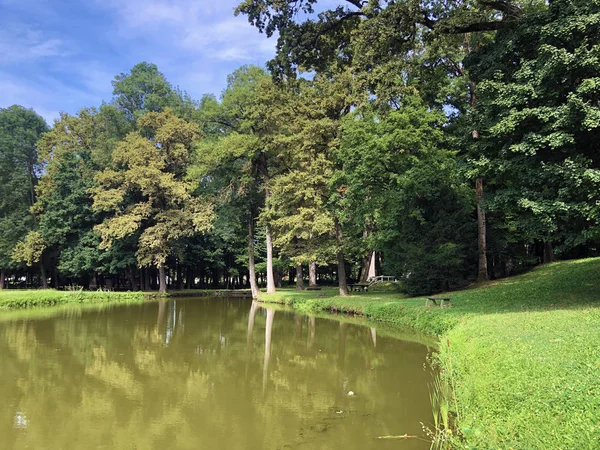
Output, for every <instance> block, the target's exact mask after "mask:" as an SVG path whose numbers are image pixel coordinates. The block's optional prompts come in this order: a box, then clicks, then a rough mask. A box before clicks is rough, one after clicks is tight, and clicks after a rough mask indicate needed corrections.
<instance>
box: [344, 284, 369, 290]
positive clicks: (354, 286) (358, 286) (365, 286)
mask: <svg viewBox="0 0 600 450" xmlns="http://www.w3.org/2000/svg"><path fill="white" fill-rule="evenodd" d="M348 289H350V292H352V291H356V292H361V291H368V290H369V283H350V284H348Z"/></svg>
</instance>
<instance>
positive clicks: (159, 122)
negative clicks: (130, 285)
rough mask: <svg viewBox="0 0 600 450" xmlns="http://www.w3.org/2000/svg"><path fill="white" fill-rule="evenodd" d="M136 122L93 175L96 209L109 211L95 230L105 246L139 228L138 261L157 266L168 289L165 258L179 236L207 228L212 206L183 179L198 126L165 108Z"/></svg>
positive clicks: (162, 289)
mask: <svg viewBox="0 0 600 450" xmlns="http://www.w3.org/2000/svg"><path fill="white" fill-rule="evenodd" d="M138 124H139V126H140V128H141V132H134V133H130V134H128V135H127V137H126V138H125V139H124V140H123V141H122V142H121V143H120V144H119V145H118V146H117V148H116V149H115V151H114V152H113V164H114V165H113V167H112V168H111V169H106V170H104V171H103V172H101V173H99V174H98V175H97V176H96V182H97V183H98V186H97V187H96V188H94V189H93V198H94V205H93V206H94V209H95V210H97V211H107V212H110V213H112V214H111V216H109V217H108V218H107V219H106V220H104V222H103V223H102V224H100V225H98V226H96V230H97V231H98V232H99V233H100V235H101V236H102V241H103V243H102V246H103V247H104V248H110V246H111V244H112V243H113V241H114V240H121V239H123V238H126V237H127V236H130V235H132V234H135V233H138V232H139V233H140V234H139V242H138V250H137V259H138V263H139V265H140V266H154V267H157V268H158V270H159V284H160V292H166V290H167V279H166V272H165V263H166V260H167V257H168V256H169V255H170V254H171V252H172V250H173V249H174V247H175V245H176V244H177V242H178V241H179V240H180V239H182V238H184V237H187V236H190V235H192V234H193V233H195V232H206V231H208V230H210V228H211V224H212V217H213V209H212V205H211V204H210V203H208V202H207V201H204V200H203V199H198V198H194V197H193V196H192V194H191V191H192V189H193V186H192V185H191V184H190V183H189V182H187V181H185V176H186V171H187V169H188V165H189V157H190V150H191V148H192V145H193V143H194V142H195V140H197V139H198V138H199V133H198V129H197V126H196V125H195V124H192V123H188V122H186V121H184V120H182V119H179V118H177V117H176V116H175V115H174V113H173V112H172V111H171V110H168V109H167V110H166V111H164V112H161V113H155V112H151V113H147V114H146V115H145V116H143V117H142V118H141V119H139V120H138Z"/></svg>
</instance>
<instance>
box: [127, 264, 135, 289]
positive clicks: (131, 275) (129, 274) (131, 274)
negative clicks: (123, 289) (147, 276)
mask: <svg viewBox="0 0 600 450" xmlns="http://www.w3.org/2000/svg"><path fill="white" fill-rule="evenodd" d="M126 272H127V278H129V283H131V290H132V291H133V292H135V291H137V290H138V288H137V282H136V281H135V275H134V272H133V269H127V271H126Z"/></svg>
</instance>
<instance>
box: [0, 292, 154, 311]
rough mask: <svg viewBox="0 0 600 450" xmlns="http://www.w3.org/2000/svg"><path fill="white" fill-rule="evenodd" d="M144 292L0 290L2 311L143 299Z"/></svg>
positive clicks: (0, 308) (0, 307) (0, 309)
mask: <svg viewBox="0 0 600 450" xmlns="http://www.w3.org/2000/svg"><path fill="white" fill-rule="evenodd" d="M143 299H144V293H143V292H110V291H56V290H54V289H40V290H33V289H27V290H25V289H23V290H17V289H3V290H0V311H2V310H8V309H15V308H30V307H34V306H51V305H62V304H66V303H98V302H109V301H111V302H114V301H132V300H140V301H141V300H143Z"/></svg>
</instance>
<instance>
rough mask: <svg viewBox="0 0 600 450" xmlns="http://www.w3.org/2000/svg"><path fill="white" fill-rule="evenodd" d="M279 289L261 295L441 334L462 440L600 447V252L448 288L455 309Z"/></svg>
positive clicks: (473, 444) (385, 297)
mask: <svg viewBox="0 0 600 450" xmlns="http://www.w3.org/2000/svg"><path fill="white" fill-rule="evenodd" d="M335 294H336V291H335V290H323V291H308V292H307V291H303V292H296V291H282V292H278V293H277V294H274V295H270V296H266V295H263V296H262V298H261V300H263V301H270V302H278V303H286V304H291V305H293V306H294V308H296V309H298V310H300V311H304V312H314V311H344V312H348V313H355V314H362V315H365V316H367V317H368V318H369V319H372V320H377V321H385V322H391V323H395V324H398V325H409V326H412V327H414V328H417V329H419V330H421V331H426V332H428V333H432V334H436V335H438V336H439V337H440V339H441V342H442V344H443V345H441V352H440V359H441V364H442V366H443V367H444V368H445V369H446V370H447V371H449V370H450V369H451V371H452V379H453V384H454V392H455V395H456V398H457V401H458V411H456V414H457V416H458V420H457V425H458V429H459V430H460V431H461V433H462V434H463V439H461V440H460V442H458V441H457V442H456V446H457V447H459V446H460V448H465V447H466V446H468V448H470V449H473V448H480V449H484V448H485V449H497V448H502V449H510V448H512V449H597V448H600V376H599V373H600V259H599V258H595V259H587V260H579V261H568V262H560V263H554V264H551V265H547V266H544V267H540V268H538V269H536V270H534V271H532V272H530V273H527V274H525V275H521V276H518V277H514V278H511V279H508V280H503V281H500V282H490V283H488V284H487V285H485V286H482V287H479V288H476V289H469V290H464V291H459V292H453V293H451V294H450V297H451V298H452V303H453V305H454V306H453V308H450V309H441V308H425V307H424V303H425V301H424V299H422V298H419V299H405V298H401V296H400V295H398V294H394V293H390V292H382V293H377V292H369V293H360V294H355V295H353V296H351V297H346V298H341V297H337V296H336V295H335Z"/></svg>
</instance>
